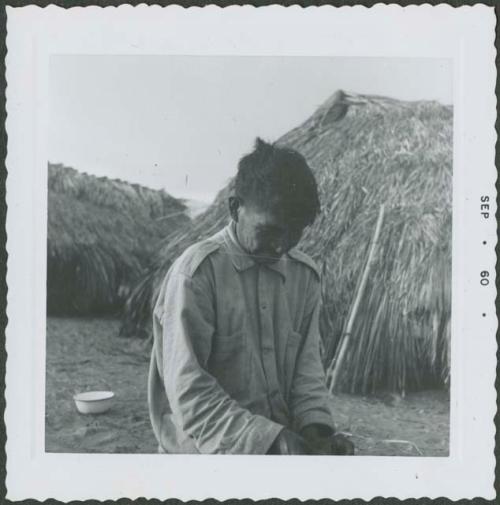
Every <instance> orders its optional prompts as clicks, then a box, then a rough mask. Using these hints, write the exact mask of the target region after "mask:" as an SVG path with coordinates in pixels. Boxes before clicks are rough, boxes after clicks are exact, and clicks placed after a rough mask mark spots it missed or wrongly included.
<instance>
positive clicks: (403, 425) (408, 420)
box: [45, 318, 449, 456]
mask: <svg viewBox="0 0 500 505" xmlns="http://www.w3.org/2000/svg"><path fill="white" fill-rule="evenodd" d="M118 326H119V322H118V321H117V320H116V319H66V318H49V319H48V321H47V382H46V416H45V420H46V423H45V446H46V450H47V451H48V452H104V453H151V452H156V442H155V439H154V436H153V432H152V431H151V427H150V424H149V418H148V410H147V399H146V378H147V370H148V365H149V349H147V348H146V347H145V345H144V342H142V341H138V340H125V339H123V338H120V337H118V336H117V333H118ZM86 390H112V391H114V392H115V395H116V397H115V402H114V405H113V407H112V408H111V410H109V411H108V412H106V413H105V414H101V415H82V414H79V413H78V412H77V410H76V408H75V405H74V402H73V399H72V396H73V394H75V393H78V392H82V391H86ZM332 406H333V409H334V412H335V420H336V423H337V426H338V429H339V430H342V431H344V432H346V433H349V434H350V435H351V436H352V441H353V442H354V444H355V445H356V448H357V454H359V455H401V456H418V455H424V456H447V455H448V436H449V434H448V419H449V400H448V393H447V392H444V391H425V392H421V393H414V394H411V395H407V396H406V397H405V398H400V397H398V396H394V395H381V396H373V397H361V396H350V395H336V396H335V397H333V398H332Z"/></svg>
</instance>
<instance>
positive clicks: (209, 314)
mask: <svg viewBox="0 0 500 505" xmlns="http://www.w3.org/2000/svg"><path fill="white" fill-rule="evenodd" d="M319 308H320V279H319V273H318V270H317V268H316V266H315V264H314V263H313V261H312V260H311V259H310V258H309V257H308V256H306V255H305V254H303V253H301V252H299V251H297V250H291V251H290V252H289V253H288V254H286V255H284V256H283V257H282V258H281V259H280V260H279V261H277V262H276V263H273V264H267V265H264V264H258V263H255V262H254V261H253V259H252V258H251V256H249V255H248V254H246V253H245V252H244V251H243V249H242V248H241V246H240V245H239V243H238V240H237V238H236V235H235V231H234V223H231V224H230V225H228V226H227V227H225V228H224V229H223V230H221V231H220V232H219V233H217V234H216V235H214V236H212V237H211V238H209V239H207V240H204V241H202V242H199V243H197V244H194V245H193V246H191V247H189V248H188V249H187V250H186V251H185V252H184V253H183V254H182V255H181V256H180V257H179V258H178V259H177V260H176V261H175V262H174V263H173V265H172V267H171V268H170V270H169V271H168V273H167V275H166V277H165V280H164V283H163V285H162V288H161V290H160V294H159V297H158V300H157V303H156V306H155V309H154V314H153V332H154V347H153V352H152V356H151V367H150V374H149V385H148V400H149V410H150V417H151V422H152V425H153V430H154V432H155V435H156V437H157V439H158V442H159V444H160V449H163V451H165V452H169V453H207V454H265V453H266V452H267V451H268V450H269V448H270V446H271V445H272V443H273V441H274V440H275V439H276V437H277V436H278V434H279V432H280V431H281V430H282V429H283V427H288V428H291V429H294V430H300V429H301V428H302V427H304V426H306V425H307V424H311V423H320V424H325V425H327V426H330V427H332V428H333V420H332V416H331V412H330V409H329V405H328V403H329V402H328V392H327V389H326V381H325V374H324V369H323V366H322V363H321V360H320V345H319V344H320V335H319V329H318V319H319Z"/></svg>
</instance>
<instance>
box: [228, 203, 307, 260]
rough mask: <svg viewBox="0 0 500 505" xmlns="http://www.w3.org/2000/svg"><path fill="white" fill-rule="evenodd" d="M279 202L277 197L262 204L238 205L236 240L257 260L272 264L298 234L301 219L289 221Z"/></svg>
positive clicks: (298, 238) (294, 242) (299, 235)
mask: <svg viewBox="0 0 500 505" xmlns="http://www.w3.org/2000/svg"><path fill="white" fill-rule="evenodd" d="M280 203H281V202H280V201H278V200H277V201H274V202H269V203H268V204H266V205H256V204H252V203H248V204H241V205H239V206H238V209H237V223H236V233H237V236H238V241H239V242H240V245H241V246H242V247H243V249H244V250H245V251H246V252H247V253H249V254H250V255H252V256H253V259H254V260H255V261H257V262H258V263H274V262H275V261H277V260H278V259H279V258H280V257H281V256H282V255H283V254H285V253H287V252H288V251H289V250H290V249H291V248H292V247H294V246H296V245H297V243H298V242H299V240H300V238H301V237H302V233H303V231H304V228H305V226H304V224H303V222H299V221H293V220H291V219H290V216H287V215H286V214H287V213H286V212H285V211H284V208H283V205H282V204H280ZM233 217H234V212H233Z"/></svg>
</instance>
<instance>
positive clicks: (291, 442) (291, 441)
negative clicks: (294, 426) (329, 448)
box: [268, 428, 314, 456]
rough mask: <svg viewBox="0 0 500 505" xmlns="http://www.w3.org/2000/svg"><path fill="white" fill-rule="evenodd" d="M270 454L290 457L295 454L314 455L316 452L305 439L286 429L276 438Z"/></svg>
mask: <svg viewBox="0 0 500 505" xmlns="http://www.w3.org/2000/svg"><path fill="white" fill-rule="evenodd" d="M268 454H282V455H288V456H290V455H293V454H314V451H313V449H312V448H311V447H310V446H309V444H308V443H307V442H306V440H304V438H303V437H301V436H300V435H297V433H295V432H293V431H291V430H288V429H287V428H285V429H283V430H281V432H280V434H279V435H278V436H277V437H276V439H275V441H274V442H273V445H272V446H271V448H270V449H269V452H268Z"/></svg>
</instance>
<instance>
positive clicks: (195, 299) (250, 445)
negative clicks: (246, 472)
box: [162, 272, 283, 454]
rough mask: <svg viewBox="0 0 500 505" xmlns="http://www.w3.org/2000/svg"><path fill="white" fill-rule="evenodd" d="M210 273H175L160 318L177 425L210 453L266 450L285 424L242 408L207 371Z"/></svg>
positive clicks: (210, 324) (210, 327)
mask: <svg viewBox="0 0 500 505" xmlns="http://www.w3.org/2000/svg"><path fill="white" fill-rule="evenodd" d="M211 293H212V289H211V286H210V283H209V282H208V279H207V278H206V276H203V275H201V274H199V272H196V274H195V276H193V277H190V276H186V275H184V274H182V273H174V274H173V275H171V276H170V277H169V279H168V281H167V285H166V287H165V297H164V304H163V316H162V333H163V378H164V383H165V390H166V393H167V397H168V400H169V403H170V407H171V409H172V414H173V417H174V420H175V423H176V424H177V425H178V426H179V427H180V428H181V429H182V430H183V431H184V432H185V433H187V434H188V435H189V436H190V437H191V438H192V439H193V441H194V443H195V445H196V447H197V449H198V450H199V451H200V452H201V453H206V454H217V453H219V454H265V453H266V452H267V451H268V450H269V448H270V447H271V445H272V443H273V442H274V440H275V439H276V437H277V435H278V434H279V432H280V431H281V430H282V429H283V426H282V425H280V424H277V423H275V422H273V421H271V420H269V419H267V418H265V417H263V416H260V415H254V414H252V413H251V412H250V411H249V410H247V409H244V408H242V407H241V406H240V405H239V404H238V403H237V402H236V401H235V400H234V399H232V398H231V397H230V396H229V395H228V394H227V393H226V392H225V391H224V389H223V388H222V387H221V386H220V385H219V383H218V382H217V380H216V379H215V377H213V376H212V375H211V374H210V373H209V371H208V370H207V362H208V358H209V355H210V350H211V342H212V336H213V334H214V328H215V323H214V321H215V313H214V311H215V309H214V300H213V296H212V294H211Z"/></svg>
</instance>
